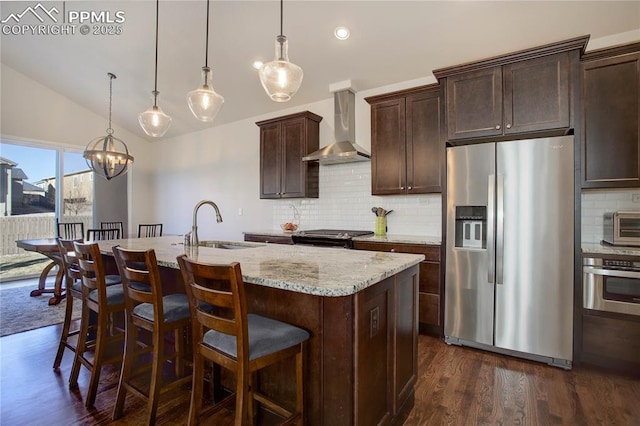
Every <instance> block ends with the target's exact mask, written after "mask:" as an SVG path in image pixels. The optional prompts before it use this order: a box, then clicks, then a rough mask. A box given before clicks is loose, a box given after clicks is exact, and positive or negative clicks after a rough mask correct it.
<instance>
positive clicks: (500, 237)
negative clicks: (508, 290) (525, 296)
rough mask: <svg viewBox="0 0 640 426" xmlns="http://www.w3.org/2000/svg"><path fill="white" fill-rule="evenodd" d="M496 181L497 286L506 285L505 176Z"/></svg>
mask: <svg viewBox="0 0 640 426" xmlns="http://www.w3.org/2000/svg"><path fill="white" fill-rule="evenodd" d="M496 180H497V182H496V187H497V190H496V267H495V268H496V284H504V274H503V272H504V270H503V262H504V176H502V175H497V178H496Z"/></svg>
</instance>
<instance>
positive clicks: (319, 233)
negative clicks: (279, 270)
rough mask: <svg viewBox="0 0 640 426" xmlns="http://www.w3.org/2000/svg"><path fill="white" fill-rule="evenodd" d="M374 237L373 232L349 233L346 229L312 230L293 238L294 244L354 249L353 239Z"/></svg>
mask: <svg viewBox="0 0 640 426" xmlns="http://www.w3.org/2000/svg"><path fill="white" fill-rule="evenodd" d="M366 235H373V231H349V230H344V229H312V230H308V231H300V232H297V233H295V234H293V235H292V236H291V239H292V240H293V243H294V244H304V245H308V246H321V247H344V248H353V237H362V236H366Z"/></svg>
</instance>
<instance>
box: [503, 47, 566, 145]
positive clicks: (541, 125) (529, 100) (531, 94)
mask: <svg viewBox="0 0 640 426" xmlns="http://www.w3.org/2000/svg"><path fill="white" fill-rule="evenodd" d="M502 73H503V79H504V129H503V130H504V134H511V133H522V132H534V131H538V130H553V129H560V128H565V127H566V128H568V127H569V125H570V123H569V118H570V117H569V95H570V94H569V53H559V54H556V55H550V56H544V57H541V58H535V59H529V60H526V61H521V62H516V63H513V64H509V65H505V66H504V67H503V69H502Z"/></svg>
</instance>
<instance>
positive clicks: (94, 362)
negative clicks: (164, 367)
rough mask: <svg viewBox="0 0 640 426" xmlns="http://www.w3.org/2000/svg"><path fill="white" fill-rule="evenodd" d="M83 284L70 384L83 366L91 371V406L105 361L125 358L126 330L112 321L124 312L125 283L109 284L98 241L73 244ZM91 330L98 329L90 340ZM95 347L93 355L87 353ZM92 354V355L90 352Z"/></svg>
mask: <svg viewBox="0 0 640 426" xmlns="http://www.w3.org/2000/svg"><path fill="white" fill-rule="evenodd" d="M73 246H74V250H75V255H76V257H77V261H78V269H79V271H80V275H81V283H82V318H81V319H80V331H79V334H78V346H77V348H76V354H75V357H74V359H73V367H72V368H71V376H70V377H69V385H70V386H72V387H73V386H77V385H78V374H79V373H80V366H81V365H84V366H85V367H86V368H87V369H89V371H91V379H90V380H89V388H88V390H87V397H86V399H85V406H86V407H92V406H93V404H94V402H95V400H96V393H97V391H98V383H99V382H100V373H101V371H102V366H103V365H105V364H114V363H118V362H120V361H121V360H122V344H121V343H120V344H117V343H118V342H122V341H123V340H124V333H123V331H122V330H119V329H118V328H117V327H116V326H115V325H114V323H113V320H114V314H115V313H117V312H122V311H124V306H125V305H124V292H123V290H122V286H120V285H111V286H107V284H106V276H105V273H104V264H103V261H102V254H101V253H100V248H99V247H98V244H97V243H91V244H88V243H87V244H83V243H79V242H77V241H76V242H74V243H73ZM90 312H95V313H96V314H97V321H96V324H95V325H92V324H90ZM91 330H94V331H95V336H96V337H95V341H88V340H87V339H88V335H89V332H90V331H91ZM91 349H93V351H92V352H93V357H92V358H91V357H90V356H88V352H91ZM89 355H90V354H89Z"/></svg>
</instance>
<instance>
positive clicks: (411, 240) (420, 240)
mask: <svg viewBox="0 0 640 426" xmlns="http://www.w3.org/2000/svg"><path fill="white" fill-rule="evenodd" d="M441 240H442V239H441V238H440V237H431V236H420V235H399V234H387V235H385V236H378V235H369V236H364V237H354V238H353V241H367V242H372V243H397V244H423V245H436V246H439V245H440V243H441Z"/></svg>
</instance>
